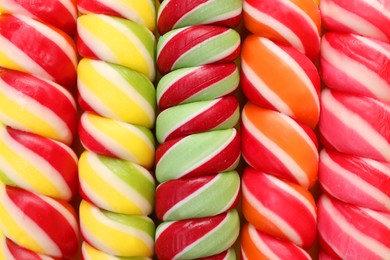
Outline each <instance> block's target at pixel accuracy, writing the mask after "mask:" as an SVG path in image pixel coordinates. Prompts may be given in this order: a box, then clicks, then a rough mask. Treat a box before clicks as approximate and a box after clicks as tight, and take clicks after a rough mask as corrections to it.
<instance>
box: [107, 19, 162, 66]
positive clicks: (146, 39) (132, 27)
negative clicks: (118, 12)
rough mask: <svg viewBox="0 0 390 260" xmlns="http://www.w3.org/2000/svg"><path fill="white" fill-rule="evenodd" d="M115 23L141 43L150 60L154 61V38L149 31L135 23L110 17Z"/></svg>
mask: <svg viewBox="0 0 390 260" xmlns="http://www.w3.org/2000/svg"><path fill="white" fill-rule="evenodd" d="M110 17H111V18H112V19H114V20H115V21H116V22H118V23H121V24H123V25H124V26H126V27H127V28H128V29H129V31H131V32H132V33H133V34H134V35H136V36H137V38H138V39H139V40H140V41H141V42H142V44H143V46H144V47H145V48H146V50H147V51H148V53H149V55H150V57H151V58H152V60H154V59H155V38H154V35H153V33H152V32H151V31H149V30H148V29H147V28H146V27H145V26H144V25H141V24H139V23H137V22H133V21H130V20H126V19H123V18H119V17H114V16H110Z"/></svg>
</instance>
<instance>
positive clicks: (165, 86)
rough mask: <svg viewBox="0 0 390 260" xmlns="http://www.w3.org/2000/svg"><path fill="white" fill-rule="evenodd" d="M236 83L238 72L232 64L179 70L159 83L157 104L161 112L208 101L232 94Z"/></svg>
mask: <svg viewBox="0 0 390 260" xmlns="http://www.w3.org/2000/svg"><path fill="white" fill-rule="evenodd" d="M238 84H239V73H238V69H237V66H236V65H235V64H234V63H224V64H212V65H203V66H199V67H193V68H187V69H179V70H175V71H173V72H171V73H169V74H167V75H165V76H164V77H162V78H161V80H160V81H159V83H158V85H157V93H156V94H157V104H158V106H159V108H160V109H166V108H168V107H171V106H176V105H179V104H183V103H190V102H195V101H204V100H211V99H214V98H219V97H221V96H225V95H228V94H232V93H233V92H234V91H235V90H236V89H237V87H238Z"/></svg>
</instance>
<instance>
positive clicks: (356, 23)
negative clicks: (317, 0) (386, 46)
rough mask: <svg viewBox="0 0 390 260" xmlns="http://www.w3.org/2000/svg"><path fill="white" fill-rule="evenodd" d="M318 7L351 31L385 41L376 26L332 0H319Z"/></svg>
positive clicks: (383, 35)
mask: <svg viewBox="0 0 390 260" xmlns="http://www.w3.org/2000/svg"><path fill="white" fill-rule="evenodd" d="M366 2H367V1H366ZM320 7H321V10H322V13H323V15H325V16H329V17H337V22H339V23H341V24H342V25H343V26H345V27H347V28H350V29H351V30H352V31H355V32H360V33H362V34H364V35H367V36H374V37H375V38H379V39H380V40H382V41H387V36H386V35H385V34H384V33H383V32H382V31H381V30H380V29H379V28H378V27H376V26H375V25H373V24H372V23H370V22H369V21H367V20H365V19H364V18H362V17H361V16H359V15H357V14H354V13H352V12H350V11H348V10H346V9H344V8H342V7H341V6H339V5H337V4H336V3H335V2H334V1H321V6H320ZM381 12H382V11H381Z"/></svg>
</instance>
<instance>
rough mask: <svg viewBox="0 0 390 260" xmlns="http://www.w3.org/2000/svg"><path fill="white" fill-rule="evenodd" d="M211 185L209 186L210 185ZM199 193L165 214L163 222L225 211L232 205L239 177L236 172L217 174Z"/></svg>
mask: <svg viewBox="0 0 390 260" xmlns="http://www.w3.org/2000/svg"><path fill="white" fill-rule="evenodd" d="M210 184H211V185H210ZM203 188H205V189H204V190H202V191H201V192H200V193H197V192H196V194H192V195H191V196H190V197H187V198H186V199H184V200H183V201H181V202H180V203H182V205H181V206H178V207H176V208H174V210H172V211H169V212H168V214H165V216H164V220H181V219H189V218H202V217H207V216H215V215H217V214H220V213H222V212H224V211H226V210H227V209H228V208H229V207H231V205H232V204H233V203H234V201H235V199H236V197H237V195H238V192H239V189H240V176H239V175H238V173H237V172H235V171H232V172H224V173H219V174H218V175H217V177H216V178H215V179H214V180H213V181H212V182H211V183H209V185H208V186H207V187H202V189H203Z"/></svg>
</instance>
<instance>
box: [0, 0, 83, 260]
mask: <svg viewBox="0 0 390 260" xmlns="http://www.w3.org/2000/svg"><path fill="white" fill-rule="evenodd" d="M33 2H34V1H16V0H15V1H14V0H6V1H1V3H0V13H1V15H0V182H1V185H0V193H1V196H0V197H1V198H0V200H1V209H0V233H2V237H1V241H2V242H1V243H2V246H1V250H0V258H2V259H33V258H34V259H37V258H39V259H63V258H72V257H74V256H75V254H76V253H77V251H78V245H79V230H78V225H77V220H76V214H75V211H74V210H73V208H72V206H71V204H70V201H71V200H72V199H73V198H74V197H75V194H76V192H77V157H76V155H75V153H74V152H73V151H72V150H71V148H70V147H69V146H70V145H71V144H72V143H73V141H74V139H75V136H76V130H77V129H76V128H77V110H76V104H75V101H74V99H73V97H72V96H71V94H70V93H69V92H68V90H73V89H74V88H75V86H76V64H77V55H76V47H75V44H74V42H73V40H72V37H73V36H74V33H75V31H76V15H77V13H76V6H75V4H74V2H73V1H67V0H64V1H52V0H46V1H44V2H45V3H42V5H43V6H44V8H41V7H40V6H39V5H37V4H36V3H33ZM31 43H33V44H31Z"/></svg>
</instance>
